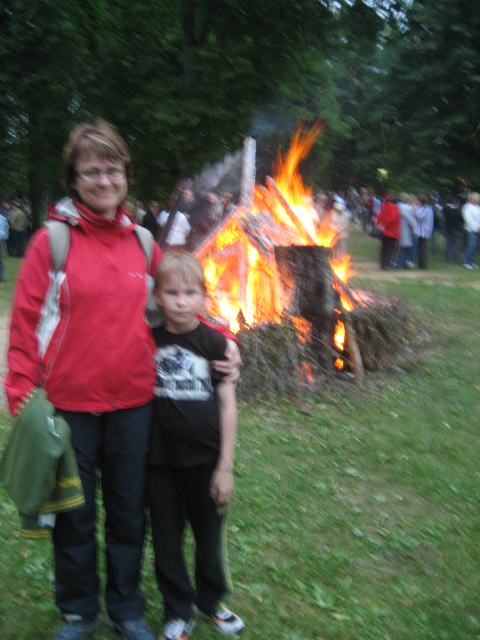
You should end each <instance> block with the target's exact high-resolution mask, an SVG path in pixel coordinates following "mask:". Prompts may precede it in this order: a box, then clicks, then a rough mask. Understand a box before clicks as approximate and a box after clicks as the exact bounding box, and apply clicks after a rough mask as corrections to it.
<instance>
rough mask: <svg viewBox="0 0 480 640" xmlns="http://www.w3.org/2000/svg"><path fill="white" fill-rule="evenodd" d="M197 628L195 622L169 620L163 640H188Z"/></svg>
mask: <svg viewBox="0 0 480 640" xmlns="http://www.w3.org/2000/svg"><path fill="white" fill-rule="evenodd" d="M194 626H195V620H193V619H192V620H188V622H185V620H180V619H179V618H178V619H175V620H169V621H168V622H167V624H166V625H165V628H164V630H163V634H162V637H161V640H188V638H189V637H190V634H191V633H192V631H193V628H194Z"/></svg>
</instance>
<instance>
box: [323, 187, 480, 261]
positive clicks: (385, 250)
mask: <svg viewBox="0 0 480 640" xmlns="http://www.w3.org/2000/svg"><path fill="white" fill-rule="evenodd" d="M314 206H315V209H316V211H317V215H318V217H319V218H320V219H324V218H325V216H330V219H331V223H332V221H333V220H336V219H337V218H338V212H339V211H343V215H342V217H341V219H342V224H341V229H339V235H338V237H337V241H338V244H339V245H340V247H341V249H340V250H339V251H336V245H335V246H334V255H335V254H336V257H341V256H342V255H343V254H344V253H345V250H346V248H345V241H346V238H347V237H348V224H349V222H352V223H354V224H356V225H361V226H362V228H363V231H364V232H365V233H368V234H370V235H371V236H373V237H375V238H378V239H379V240H380V259H379V262H380V268H381V269H382V270H391V269H409V268H410V269H411V268H415V267H418V268H419V269H427V268H428V253H429V250H430V252H431V253H432V254H433V255H434V254H435V253H437V252H438V250H439V249H438V237H439V236H442V237H444V239H445V253H444V259H445V262H446V263H448V264H462V266H463V267H464V268H465V269H476V268H477V265H476V263H475V257H476V254H477V247H478V236H479V233H480V194H478V193H476V192H470V193H466V192H465V193H464V194H462V195H461V196H459V197H458V198H457V197H454V196H453V195H451V194H448V195H447V197H446V198H445V200H444V201H443V202H442V201H441V199H440V198H439V196H438V195H437V194H435V193H434V194H432V195H431V196H427V195H425V194H421V193H420V194H416V195H413V194H408V193H399V194H395V193H393V192H390V191H387V192H385V193H384V194H383V196H382V197H381V198H380V197H378V195H376V194H375V192H374V191H373V189H367V188H362V189H360V190H359V191H357V190H356V189H353V188H352V189H350V191H349V193H348V195H347V196H344V194H343V193H342V192H337V193H324V192H318V193H317V195H316V197H315V204H314Z"/></svg>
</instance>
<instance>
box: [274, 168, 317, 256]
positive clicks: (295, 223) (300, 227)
mask: <svg viewBox="0 0 480 640" xmlns="http://www.w3.org/2000/svg"><path fill="white" fill-rule="evenodd" d="M265 181H266V183H267V186H268V188H269V189H270V190H271V191H273V192H274V194H275V196H276V197H277V198H278V200H279V202H280V203H281V205H282V207H283V208H284V209H285V213H286V214H287V215H288V217H289V218H290V220H291V221H292V224H293V226H294V227H295V228H296V230H297V231H298V233H299V234H300V236H301V237H302V238H303V239H304V240H305V242H306V243H307V244H310V245H315V244H317V241H316V240H315V238H313V237H312V236H311V235H310V233H309V232H308V231H307V229H306V228H305V225H304V224H303V223H302V221H301V220H300V219H299V218H298V216H297V214H296V213H295V211H293V209H292V208H291V207H290V205H289V204H288V202H287V201H286V200H285V198H284V197H283V195H282V193H281V192H280V190H279V189H278V187H277V185H276V184H275V180H274V179H273V178H271V177H270V176H267V177H266V180H265Z"/></svg>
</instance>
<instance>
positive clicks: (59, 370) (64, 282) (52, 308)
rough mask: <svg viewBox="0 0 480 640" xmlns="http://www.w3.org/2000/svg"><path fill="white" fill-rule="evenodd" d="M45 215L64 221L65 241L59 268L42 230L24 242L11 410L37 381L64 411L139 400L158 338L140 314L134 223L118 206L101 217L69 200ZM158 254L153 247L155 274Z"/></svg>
mask: <svg viewBox="0 0 480 640" xmlns="http://www.w3.org/2000/svg"><path fill="white" fill-rule="evenodd" d="M49 213H50V217H52V218H55V219H60V220H66V221H68V222H69V223H70V224H71V228H70V246H69V250H68V255H67V258H66V262H65V268H64V272H60V273H58V274H57V275H56V276H55V274H54V272H53V267H52V259H51V251H50V238H49V232H48V231H47V229H41V230H39V231H38V232H37V233H36V234H35V236H34V237H33V238H32V241H31V243H30V245H29V247H28V250H27V254H26V256H25V261H24V264H23V265H22V268H21V270H20V272H19V276H18V280H17V286H16V294H15V300H14V303H13V309H12V318H11V326H10V347H9V350H8V373H7V377H6V380H5V389H6V392H7V397H8V403H9V408H10V411H11V412H12V413H13V414H15V412H16V410H17V407H18V404H19V403H20V402H21V400H22V399H23V398H24V397H25V396H26V395H27V393H28V392H29V391H30V390H31V389H32V387H37V386H40V387H42V388H44V389H45V391H46V393H47V396H48V399H49V400H50V402H52V403H53V404H54V406H55V407H58V408H59V409H64V410H68V411H92V412H93V411H95V412H105V411H112V410H115V409H125V408H130V407H136V406H140V405H142V404H145V403H146V402H148V401H149V400H150V399H151V398H152V397H153V385H154V380H155V368H154V363H153V355H152V354H153V350H154V348H155V344H154V342H153V337H152V333H151V330H150V327H149V326H148V324H147V321H146V319H145V305H146V302H147V297H148V282H147V277H146V270H147V264H146V257H145V254H144V252H143V250H142V248H141V246H140V243H139V241H138V238H137V236H136V234H135V232H134V225H133V223H132V221H131V220H130V218H129V217H128V215H127V213H126V211H125V210H124V209H123V208H122V207H119V209H118V212H117V217H116V219H115V220H106V219H104V218H101V217H99V216H97V215H95V214H93V213H92V212H91V211H89V210H88V209H87V208H85V207H84V206H82V205H81V204H79V203H77V202H75V203H72V201H71V200H68V199H66V200H63V201H62V202H61V203H59V204H58V205H56V206H55V207H54V208H52V209H51V211H50V212H49ZM161 257H162V253H161V251H160V248H159V247H158V245H155V247H154V253H153V258H152V264H151V268H150V274H151V275H152V276H153V275H154V273H155V270H156V267H157V265H158V262H159V261H160V259H161ZM54 280H56V283H57V292H55V283H54Z"/></svg>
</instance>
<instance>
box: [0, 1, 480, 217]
mask: <svg viewBox="0 0 480 640" xmlns="http://www.w3.org/2000/svg"><path fill="white" fill-rule="evenodd" d="M372 7H375V8H372ZM479 27H480V10H479V9H478V8H477V6H476V5H475V3H474V4H473V5H472V4H471V3H467V2H466V1H465V0H457V1H456V2H453V3H452V2H448V1H447V0H439V1H438V2H435V3H420V2H411V1H409V0H397V1H393V0H383V1H380V2H375V3H372V2H362V1H361V0H353V1H352V0H350V1H349V2H347V1H346V0H343V1H341V2H330V1H329V0H295V2H292V1H291V0H263V1H262V2H258V1H257V0H176V1H172V2H165V0H152V1H150V2H148V3H147V2H143V1H135V2H131V1H130V2H127V1H126V0H116V1H115V2H113V0H84V1H83V2H81V3H77V2H74V1H73V0H66V1H65V2H62V3H60V4H58V3H57V2H54V1H53V0H38V1H37V2H34V3H32V2H29V1H27V0H6V1H5V2H4V3H2V5H1V7H0V58H1V60H2V65H1V68H0V193H2V194H5V195H11V194H12V193H14V192H15V191H16V190H20V191H22V192H24V193H25V194H26V195H28V196H29V197H30V199H31V200H32V205H33V209H34V214H35V223H37V222H38V214H39V211H40V208H41V205H42V196H44V197H45V198H48V197H57V196H58V195H60V194H61V192H62V188H61V185H60V180H59V176H60V166H61V162H60V160H61V148H62V145H63V143H64V141H65V138H66V135H67V132H68V130H69V129H70V128H71V127H72V126H73V125H74V124H75V123H78V122H81V121H84V120H85V119H89V120H91V119H93V118H95V117H97V116H102V117H104V118H106V119H107V120H109V121H111V122H113V123H114V124H115V125H116V126H118V128H119V129H120V131H121V133H122V134H123V135H124V136H126V138H127V140H128V142H129V145H130V147H131V150H132V155H133V160H134V167H135V173H136V183H135V186H134V189H133V191H134V194H141V195H142V196H143V197H145V198H148V197H151V196H156V197H159V198H164V197H165V196H166V194H168V193H169V192H170V191H171V189H172V187H173V185H174V184H175V182H176V181H177V180H178V179H179V178H180V177H185V176H192V175H194V174H195V173H196V172H198V171H199V170H200V169H201V167H202V166H203V165H204V164H205V163H209V162H210V163H211V162H215V161H218V160H221V159H222V158H223V157H224V155H225V153H226V152H227V151H235V150H236V149H238V148H239V147H240V146H241V144H242V140H243V138H244V137H245V136H247V135H248V134H253V135H254V136H255V137H256V138H257V139H258V142H259V144H258V149H259V153H260V158H259V163H260V169H262V168H263V169H265V170H266V169H267V168H268V167H269V165H270V162H271V161H272V159H273V158H274V155H275V153H276V149H277V147H278V145H279V144H282V145H283V146H285V145H286V143H287V142H288V139H289V138H290V137H291V135H292V132H293V130H294V128H295V126H296V124H297V123H298V122H299V121H304V122H306V123H313V122H314V121H316V120H317V119H320V120H321V121H322V122H323V123H324V124H325V128H324V131H323V134H322V135H321V137H320V138H319V140H318V142H317V144H316V146H315V148H314V150H313V151H312V153H311V155H310V157H309V159H308V160H307V161H306V162H305V166H304V171H305V172H306V173H307V176H308V178H309V179H310V182H312V183H315V185H316V186H318V187H324V188H336V189H340V188H341V189H344V190H346V189H348V188H349V186H350V185H353V186H357V187H358V186H360V185H362V184H370V185H373V186H378V183H377V182H376V178H375V176H376V170H377V168H378V167H384V168H386V169H388V171H389V175H390V180H391V184H392V186H393V187H395V188H402V189H411V190H418V189H426V190H431V189H439V188H441V187H451V188H456V187H460V186H461V185H462V181H464V182H465V183H466V184H468V186H469V187H472V186H477V185H479V184H480V175H479V170H478V168H477V166H478V162H477V160H478V159H479V139H480V134H478V135H477V127H478V125H479V124H480V123H479V117H478V112H477V110H476V105H478V101H479V97H480V96H479V92H480V72H479V68H478V58H479V55H478V54H479V46H480V45H479V44H478V36H477V34H478V29H479Z"/></svg>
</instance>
